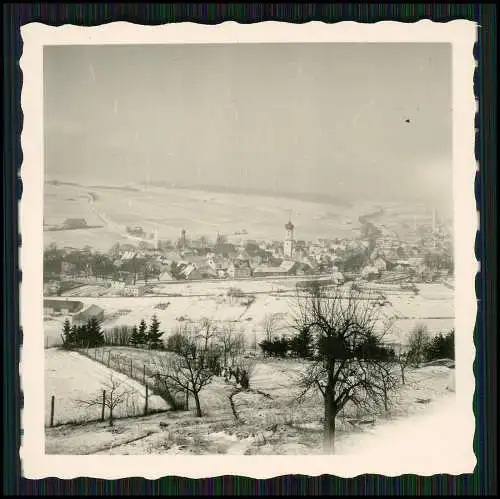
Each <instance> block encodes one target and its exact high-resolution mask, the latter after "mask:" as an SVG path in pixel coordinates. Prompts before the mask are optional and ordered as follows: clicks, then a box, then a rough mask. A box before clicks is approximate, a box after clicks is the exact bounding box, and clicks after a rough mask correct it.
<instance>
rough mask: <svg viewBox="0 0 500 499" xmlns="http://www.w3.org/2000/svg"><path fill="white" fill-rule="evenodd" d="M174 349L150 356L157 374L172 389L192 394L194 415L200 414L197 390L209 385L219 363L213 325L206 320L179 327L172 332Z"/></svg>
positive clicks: (218, 351) (218, 352) (199, 415)
mask: <svg viewBox="0 0 500 499" xmlns="http://www.w3.org/2000/svg"><path fill="white" fill-rule="evenodd" d="M176 334H177V335H178V338H179V339H178V341H177V346H176V352H175V353H172V354H170V355H163V356H161V357H160V356H158V357H156V359H154V360H153V362H154V364H155V367H156V369H157V372H158V375H159V377H160V378H162V379H163V380H164V382H166V383H167V384H169V385H170V386H171V387H172V389H173V390H174V391H183V392H184V393H190V394H192V395H193V398H194V401H195V404H196V415H197V416H198V417H201V416H202V411H201V404H200V392H201V391H202V389H203V388H204V387H205V386H207V385H209V384H210V383H211V382H212V381H213V378H214V376H215V375H216V372H217V367H218V365H219V363H220V349H219V348H217V346H216V345H215V344H214V341H213V339H215V328H214V327H213V325H212V323H211V322H210V321H208V320H206V319H205V320H203V321H202V322H201V323H200V324H191V325H186V326H184V327H181V328H180V329H179V331H178V332H177V333H176Z"/></svg>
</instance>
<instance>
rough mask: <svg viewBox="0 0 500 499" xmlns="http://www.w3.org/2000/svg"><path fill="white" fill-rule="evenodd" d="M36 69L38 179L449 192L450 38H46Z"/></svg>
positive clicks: (426, 195)
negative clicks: (41, 153) (41, 123)
mask: <svg viewBox="0 0 500 499" xmlns="http://www.w3.org/2000/svg"><path fill="white" fill-rule="evenodd" d="M44 80H45V99H44V106H45V107H44V110H45V136H46V142H45V144H46V151H45V161H46V173H47V177H48V178H49V179H60V180H70V179H72V180H74V181H77V182H78V181H80V182H85V183H91V184H102V183H115V184H124V183H127V182H137V181H144V180H145V179H146V177H147V176H149V177H150V179H151V181H155V180H165V181H175V182H183V183H193V184H213V185H223V186H226V187H228V186H229V187H230V186H237V187H242V186H248V187H257V188H265V189H273V188H274V189H278V190H285V191H298V192H308V193H316V192H318V193H326V194H333V195H336V194H345V195H347V196H349V197H350V198H351V199H352V200H354V201H355V200H357V199H360V198H363V199H367V198H373V199H382V200H389V201H390V200H391V199H393V198H394V199H396V198H397V199H401V198H405V197H408V199H414V198H420V199H422V200H423V201H427V200H428V201H430V202H433V203H435V202H439V204H443V203H444V204H445V205H446V204H450V203H451V195H452V186H451V175H452V157H451V154H452V130H451V126H452V116H451V48H450V46H449V45H445V44H426V43H422V44H409V43H406V44H382V43H377V44H375V43H373V44H338V43H337V44H319V43H310V44H227V45H190V44H188V45H161V46H160V45H158V46H151V45H143V46H66V47H61V46H59V47H48V48H45V53H44ZM407 120H409V123H408V122H407Z"/></svg>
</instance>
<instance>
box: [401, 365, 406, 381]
mask: <svg viewBox="0 0 500 499" xmlns="http://www.w3.org/2000/svg"><path fill="white" fill-rule="evenodd" d="M401 383H403V385H404V384H405V368H404V367H403V366H401Z"/></svg>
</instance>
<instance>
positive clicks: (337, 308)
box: [294, 287, 395, 452]
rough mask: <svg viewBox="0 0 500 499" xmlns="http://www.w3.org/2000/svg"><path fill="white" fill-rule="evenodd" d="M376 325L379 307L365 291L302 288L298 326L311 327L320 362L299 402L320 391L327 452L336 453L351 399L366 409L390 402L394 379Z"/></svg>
mask: <svg viewBox="0 0 500 499" xmlns="http://www.w3.org/2000/svg"><path fill="white" fill-rule="evenodd" d="M377 324H380V322H379V305H378V304H377V300H374V299H373V300H372V299H371V297H370V296H367V295H366V294H362V293H361V292H358V291H355V290H353V289H346V288H341V287H330V288H318V287H316V288H311V289H308V290H305V291H298V294H297V308H296V312H295V314H294V327H295V328H296V330H297V331H304V330H308V331H310V332H311V333H312V334H313V336H314V339H315V344H316V355H315V360H314V361H313V362H312V363H310V364H309V366H308V367H307V368H306V369H305V371H304V373H303V374H302V375H301V377H300V380H299V383H300V388H301V391H300V394H299V400H300V399H302V398H303V397H305V396H306V394H307V393H308V392H310V391H312V390H316V389H317V390H319V391H320V393H321V395H322V397H323V400H324V427H323V432H324V449H325V451H326V452H331V451H333V447H334V440H335V419H336V417H337V416H338V415H339V413H340V411H341V410H342V409H343V408H344V407H346V405H347V404H348V403H351V404H354V405H355V406H357V407H358V408H362V409H368V408H370V407H373V406H378V405H380V406H382V407H384V406H385V407H386V408H387V406H388V400H389V395H390V391H391V390H392V389H393V388H394V387H395V380H394V379H393V375H392V371H391V370H390V369H388V362H389V361H390V360H391V354H390V351H389V350H388V349H387V348H385V347H384V346H383V344H382V340H383V336H384V331H377V330H376V326H377Z"/></svg>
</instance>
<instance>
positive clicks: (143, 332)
mask: <svg viewBox="0 0 500 499" xmlns="http://www.w3.org/2000/svg"><path fill="white" fill-rule="evenodd" d="M147 330H148V326H147V325H146V321H145V320H144V319H142V320H141V322H140V324H139V332H138V333H139V334H138V345H146V343H147V340H148V331H147Z"/></svg>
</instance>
